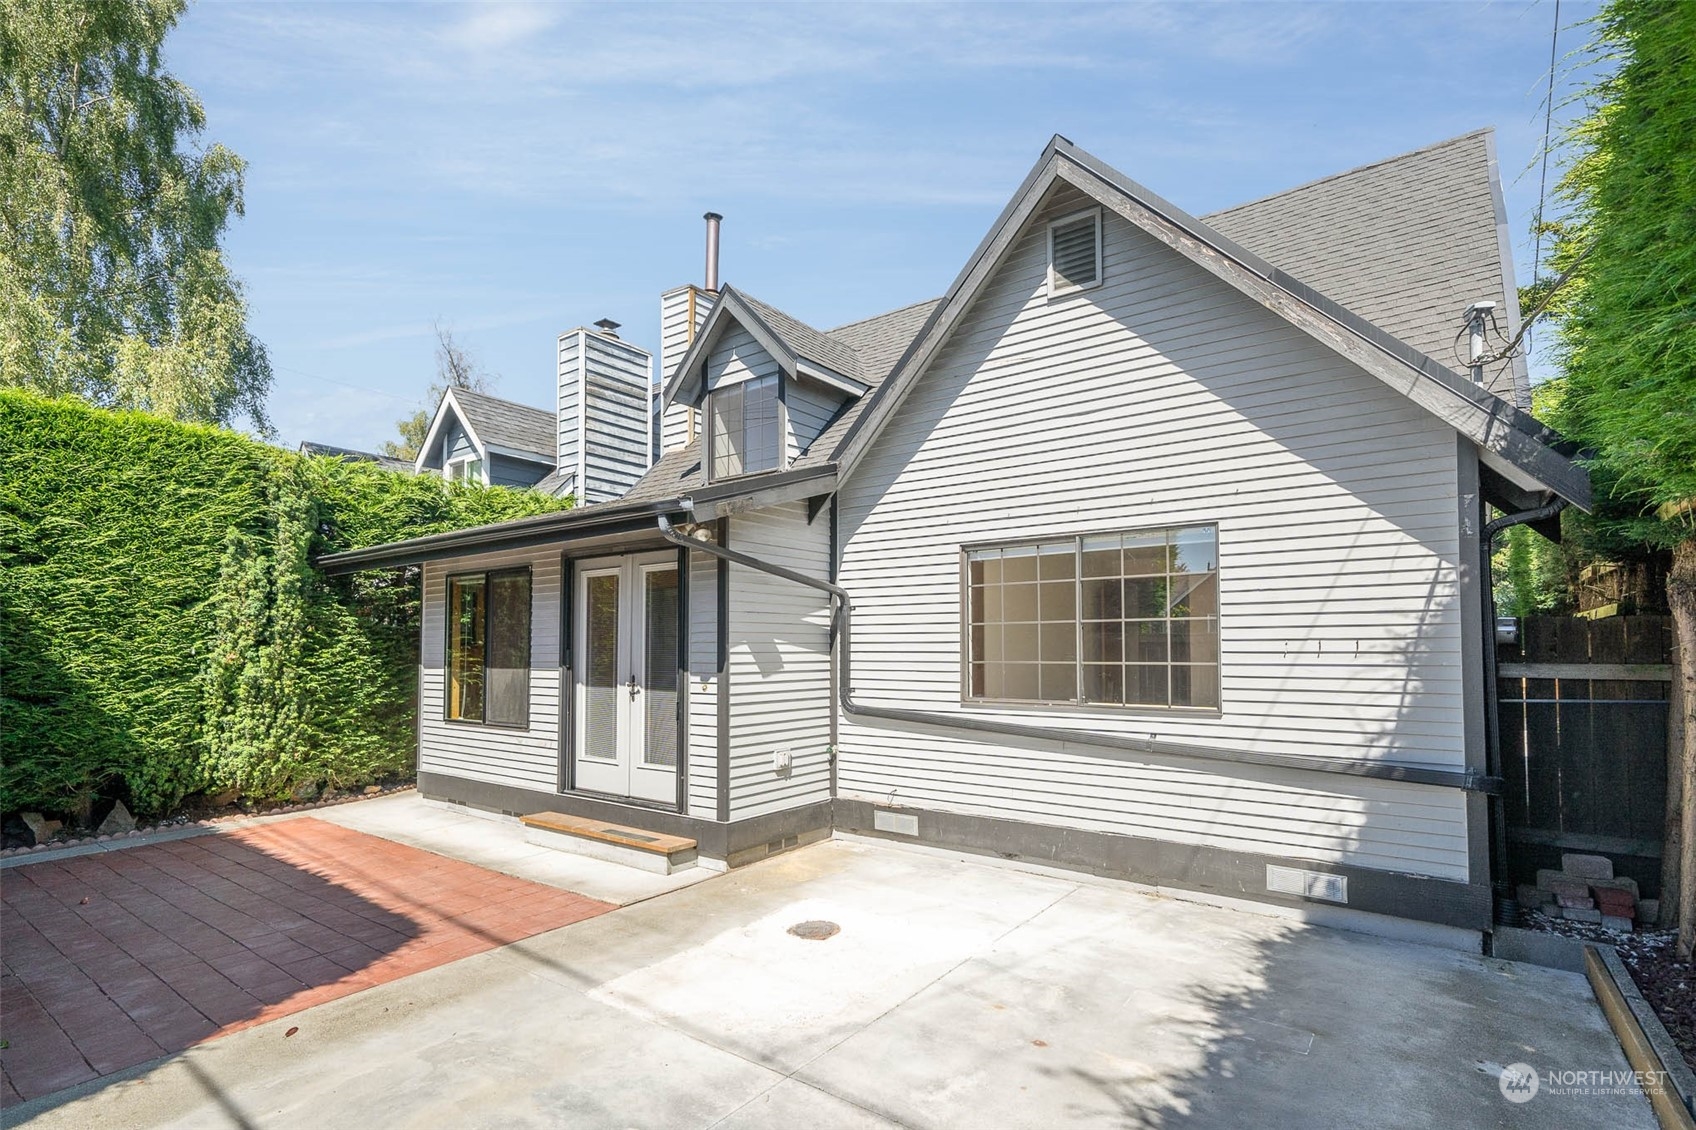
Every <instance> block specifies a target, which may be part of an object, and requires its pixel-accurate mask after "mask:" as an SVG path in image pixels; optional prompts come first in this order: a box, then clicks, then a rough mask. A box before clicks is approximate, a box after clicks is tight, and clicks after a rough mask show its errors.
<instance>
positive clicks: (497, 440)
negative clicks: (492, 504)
mask: <svg viewBox="0 0 1696 1130" xmlns="http://www.w3.org/2000/svg"><path fill="white" fill-rule="evenodd" d="M553 444H554V414H553V413H552V412H545V411H543V410H542V409H540V408H532V407H530V406H529V405H528V404H518V403H516V402H514V401H511V400H502V399H501V398H500V397H497V396H489V395H487V394H486V393H480V392H472V391H471V390H470V389H463V388H450V389H448V390H447V391H446V392H445V393H443V394H442V401H441V403H440V404H439V405H438V406H437V408H436V415H435V417H434V418H433V419H432V420H431V421H430V428H429V431H428V432H427V433H426V434H425V436H424V442H423V444H422V445H420V447H419V449H418V459H417V462H416V464H415V465H414V469H415V470H416V471H417V472H418V473H420V474H422V473H424V472H426V471H434V472H436V473H438V474H440V475H441V476H442V477H443V478H445V479H449V480H452V481H454V482H462V483H480V484H482V485H483V486H514V487H527V486H533V485H535V484H536V483H538V482H540V481H541V480H542V479H543V478H545V477H546V476H547V475H548V474H549V473H550V472H551V471H553V469H554V452H553Z"/></svg>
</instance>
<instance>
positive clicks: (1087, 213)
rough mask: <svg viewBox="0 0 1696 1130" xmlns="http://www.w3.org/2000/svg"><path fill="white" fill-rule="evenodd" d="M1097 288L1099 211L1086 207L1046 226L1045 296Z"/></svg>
mask: <svg viewBox="0 0 1696 1130" xmlns="http://www.w3.org/2000/svg"><path fill="white" fill-rule="evenodd" d="M1100 285H1101V209H1100V208H1086V209H1085V210H1084V211H1082V212H1073V213H1072V214H1070V215H1068V216H1061V217H1060V218H1059V219H1057V220H1054V221H1053V222H1051V223H1050V224H1049V225H1048V297H1050V298H1054V297H1057V296H1059V295H1062V294H1071V293H1073V292H1075V291H1079V290H1088V289H1089V288H1090V287H1092V286H1100Z"/></svg>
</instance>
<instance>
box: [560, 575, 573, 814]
mask: <svg viewBox="0 0 1696 1130" xmlns="http://www.w3.org/2000/svg"><path fill="white" fill-rule="evenodd" d="M559 576H560V593H561V596H562V599H561V600H560V602H559V640H560V647H559V686H560V696H559V791H560V792H562V793H568V792H570V791H571V789H572V786H573V785H575V784H576V781H575V779H574V778H575V776H576V765H577V736H576V731H577V719H576V718H575V717H574V716H573V715H572V710H573V709H574V708H575V704H576V700H577V667H576V657H575V656H574V655H573V654H572V652H573V651H574V650H575V648H573V647H572V643H571V641H572V635H571V632H572V627H573V623H572V617H571V613H572V609H571V605H572V594H574V593H575V592H576V591H577V567H576V562H574V561H573V560H572V558H571V554H569V553H561V554H560V555H559Z"/></svg>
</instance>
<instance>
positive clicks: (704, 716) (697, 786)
mask: <svg viewBox="0 0 1696 1130" xmlns="http://www.w3.org/2000/svg"><path fill="white" fill-rule="evenodd" d="M688 666H689V814H690V815H691V816H696V817H699V818H701V819H703V820H712V819H715V818H716V817H717V815H718V691H719V673H718V559H717V558H716V557H709V556H707V555H706V554H704V553H693V554H690V560H689V657H688Z"/></svg>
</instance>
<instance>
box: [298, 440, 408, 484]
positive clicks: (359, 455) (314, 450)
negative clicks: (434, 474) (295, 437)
mask: <svg viewBox="0 0 1696 1130" xmlns="http://www.w3.org/2000/svg"><path fill="white" fill-rule="evenodd" d="M300 453H301V454H302V455H327V456H332V457H334V458H336V459H345V460H347V461H348V462H349V463H375V464H377V465H378V466H379V467H382V468H383V469H384V470H387V471H404V472H405V473H407V474H409V475H410V474H412V460H410V459H396V458H394V457H393V456H389V455H378V454H377V453H376V452H374V451H356V450H354V449H353V448H351V447H337V446H335V445H334V444H329V443H314V442H312V441H311V440H303V441H301V445H300Z"/></svg>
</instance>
